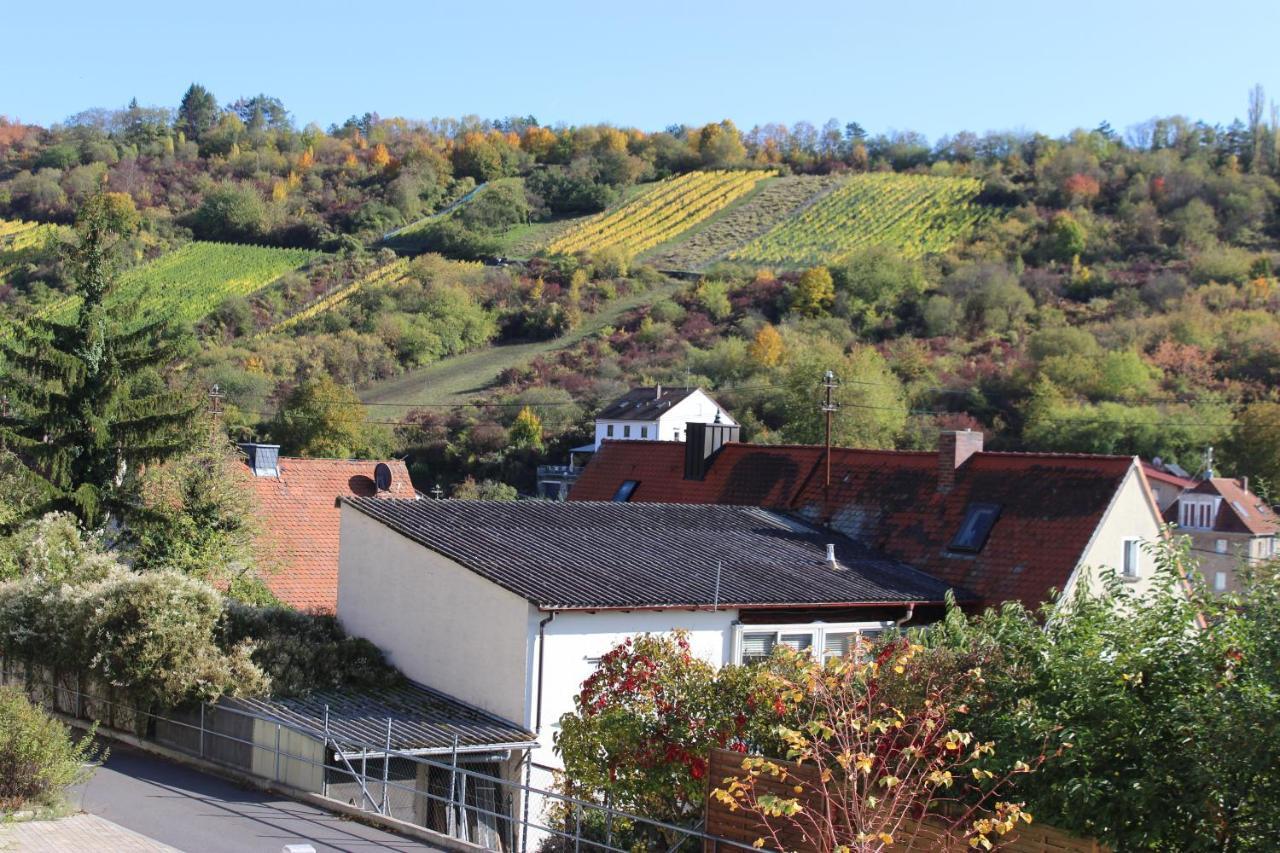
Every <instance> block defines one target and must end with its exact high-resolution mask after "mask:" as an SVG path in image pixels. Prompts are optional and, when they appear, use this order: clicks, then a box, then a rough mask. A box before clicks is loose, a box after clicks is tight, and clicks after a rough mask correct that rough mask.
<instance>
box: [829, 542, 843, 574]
mask: <svg viewBox="0 0 1280 853" xmlns="http://www.w3.org/2000/svg"><path fill="white" fill-rule="evenodd" d="M827 562H828V563H830V564H831V566H832V568H835V567H836V566H838V565H840V564H839V563H837V562H836V546H835V545H834V544H833V543H831V542H828V543H827Z"/></svg>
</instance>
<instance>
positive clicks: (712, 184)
mask: <svg viewBox="0 0 1280 853" xmlns="http://www.w3.org/2000/svg"><path fill="white" fill-rule="evenodd" d="M771 174H772V173H770V172H760V171H720V172H690V173H688V174H685V175H680V176H679V177H675V178H668V179H667V180H665V181H662V182H661V183H658V184H657V185H655V186H653V187H652V188H651V189H649V190H647V191H645V192H644V193H642V194H640V195H638V196H636V197H635V198H633V199H631V200H630V201H628V202H626V203H624V204H622V205H621V206H619V207H616V208H614V209H613V210H608V211H605V212H604V213H600V214H597V215H595V216H592V217H590V218H588V219H585V220H583V221H582V222H581V223H579V224H577V225H575V226H574V227H573V228H570V229H569V230H568V231H566V232H565V233H564V234H562V235H561V236H559V237H558V238H556V239H555V240H553V241H552V242H551V243H550V244H549V245H548V246H547V247H546V251H547V252H548V253H549V254H570V253H573V252H579V251H584V250H595V249H603V248H610V247H618V248H621V249H623V250H624V251H626V252H627V253H629V254H632V255H637V254H639V253H641V252H643V251H644V250H646V249H649V248H652V247H654V246H656V245H658V244H659V243H663V242H665V241H667V240H670V239H671V238H673V237H675V236H676V235H678V234H680V233H682V232H684V231H686V230H687V229H689V228H692V227H693V226H695V225H697V224H698V223H699V222H702V221H703V220H705V219H707V218H708V217H709V216H711V215H712V214H714V213H716V212H717V211H719V210H721V209H723V208H725V207H727V206H728V205H729V204H732V203H733V202H734V201H736V200H737V199H739V198H741V197H742V196H744V195H746V194H747V193H749V192H751V190H752V189H754V188H755V186H756V184H757V183H758V182H759V181H760V180H762V179H764V178H767V177H770V175H771Z"/></svg>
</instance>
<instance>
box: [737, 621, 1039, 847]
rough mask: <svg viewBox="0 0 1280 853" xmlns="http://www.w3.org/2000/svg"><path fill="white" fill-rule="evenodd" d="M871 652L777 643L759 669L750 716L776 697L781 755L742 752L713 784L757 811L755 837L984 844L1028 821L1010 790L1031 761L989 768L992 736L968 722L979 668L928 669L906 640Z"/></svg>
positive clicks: (778, 843) (742, 807)
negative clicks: (729, 773) (737, 763)
mask: <svg viewBox="0 0 1280 853" xmlns="http://www.w3.org/2000/svg"><path fill="white" fill-rule="evenodd" d="M869 653H870V649H869V648H867V647H866V646H863V645H861V644H859V646H858V647H857V648H855V649H853V650H851V651H850V653H848V654H846V655H845V656H843V657H836V658H831V659H828V660H826V661H817V660H814V659H813V658H812V657H811V656H810V655H809V654H808V653H807V652H801V653H797V652H794V651H792V650H791V649H786V648H782V649H779V651H778V652H777V653H776V654H775V659H774V661H773V662H771V665H770V666H768V667H763V668H761V669H760V670H759V671H758V675H757V678H758V682H757V684H756V685H755V687H754V689H753V694H752V695H753V698H755V700H756V701H755V702H754V703H753V708H754V709H755V710H754V713H757V714H759V713H761V711H760V709H761V708H765V709H769V708H770V706H772V712H773V713H774V714H776V715H777V716H778V717H780V718H781V719H782V720H783V721H784V722H783V723H782V724H781V725H779V726H778V727H777V729H776V734H777V736H778V737H779V738H780V740H781V741H782V746H781V748H779V749H778V750H777V752H778V753H783V754H785V755H786V757H787V758H788V759H789V760H788V761H782V760H779V759H778V758H774V757H771V756H769V755H749V756H745V757H744V758H743V760H742V764H741V772H740V773H738V774H735V776H734V777H731V778H730V779H726V780H724V781H719V780H717V783H718V785H719V786H718V787H716V788H715V789H714V790H713V791H712V796H713V797H714V798H716V799H717V800H718V801H719V802H721V803H723V804H724V805H725V806H727V807H728V808H729V810H731V811H734V812H738V811H741V812H745V813H746V815H748V816H749V817H750V818H752V819H754V822H755V823H756V824H757V825H758V826H759V832H760V840H759V841H757V842H756V845H757V846H767V847H769V848H770V849H773V850H791V849H796V848H797V847H802V848H803V849H806V850H813V851H818V853H838V851H839V852H840V853H879V851H882V850H888V849H891V848H893V847H895V845H896V846H897V847H898V848H899V849H908V848H913V842H919V841H925V840H928V841H929V842H930V843H931V845H932V846H936V848H937V849H949V845H948V842H956V841H961V842H965V843H967V844H968V846H969V847H973V848H981V849H987V850H990V849H992V847H993V842H995V841H997V840H998V839H999V838H1002V837H1004V836H1006V835H1007V834H1008V833H1009V832H1011V831H1013V830H1014V829H1016V827H1017V826H1018V825H1019V823H1023V822H1025V823H1030V822H1031V815H1029V814H1027V813H1025V812H1023V810H1022V804H1021V803H1017V802H1012V801H1010V800H1008V799H1007V797H1008V796H1009V794H1010V793H1011V790H1012V782H1013V780H1014V777H1016V776H1019V775H1022V774H1025V773H1030V772H1032V770H1033V766H1032V764H1029V763H1027V762H1025V761H1021V760H1019V761H1018V762H1017V763H1016V764H1015V765H1014V766H1013V768H1012V769H1009V770H1003V771H1002V772H1001V773H1000V775H997V773H996V772H995V770H993V769H990V768H991V767H992V766H993V764H994V762H993V759H992V757H993V755H994V754H995V752H996V744H995V743H994V742H993V741H983V740H980V739H978V738H976V737H975V736H974V735H973V734H972V733H971V732H970V731H968V730H967V729H966V728H965V726H966V724H967V722H968V720H967V718H968V712H969V709H968V706H967V704H966V700H967V699H968V698H969V697H970V695H972V694H974V693H975V692H976V691H977V690H978V689H979V687H980V685H981V683H982V669H981V667H977V666H974V667H969V668H967V669H965V668H963V667H953V666H944V667H938V666H935V665H934V660H933V657H932V656H930V655H928V654H925V653H924V649H923V648H922V647H921V646H919V645H916V644H913V643H910V642H908V641H907V640H906V639H903V638H899V639H895V640H892V641H890V642H889V643H888V644H887V645H885V646H884V647H883V648H882V649H880V650H879V651H878V653H876V654H875V655H874V656H870V655H869ZM1042 760H1043V759H1042V756H1041V755H1040V754H1037V755H1036V756H1034V758H1033V761H1034V764H1036V765H1038V764H1040V763H1042ZM920 849H923V848H920Z"/></svg>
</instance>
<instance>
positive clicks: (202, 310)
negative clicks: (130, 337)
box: [49, 242, 317, 323]
mask: <svg viewBox="0 0 1280 853" xmlns="http://www.w3.org/2000/svg"><path fill="white" fill-rule="evenodd" d="M316 257H317V253H315V252H308V251H305V250H302V249H273V248H268V247H265V246H241V245H233V244H228V243H200V242H197V243H188V244H187V245H185V246H182V247H180V248H178V249H175V250H174V251H172V252H167V253H165V254H163V255H161V256H160V257H158V258H156V259H155V260H154V261H151V262H150V263H147V264H143V265H142V266H139V267H135V268H134V269H131V270H129V271H127V272H126V273H124V274H123V275H122V276H121V277H120V284H119V287H118V289H117V291H116V293H115V296H114V298H115V300H116V301H118V302H121V303H129V302H136V303H137V305H138V309H139V311H140V312H141V313H142V315H143V316H147V317H150V316H157V315H160V316H164V317H168V318H169V319H171V320H174V321H175V322H178V323H194V322H196V321H198V320H201V319H203V318H204V317H206V316H207V315H208V314H210V313H212V312H213V311H215V310H216V309H218V308H219V307H220V306H222V305H223V303H225V302H226V300H228V299H231V298H233V297H243V296H249V295H251V294H253V293H255V292H256V291H258V290H260V289H262V288H263V287H266V286H267V285H268V284H270V283H271V282H273V281H275V280H276V279H278V278H279V277H280V276H282V275H283V274H285V273H286V272H289V271H290V270H294V269H297V268H298V267H301V266H302V265H303V264H306V263H307V262H308V261H311V260H313V259H315V258H316ZM77 304H78V300H77V298H76V297H74V296H72V297H68V298H67V299H64V300H62V301H60V302H58V303H57V304H56V305H54V306H52V307H51V308H50V309H49V314H50V315H51V316H53V317H55V318H58V319H64V320H65V319H66V318H68V317H70V316H72V315H73V314H74V312H75V307H76V305H77Z"/></svg>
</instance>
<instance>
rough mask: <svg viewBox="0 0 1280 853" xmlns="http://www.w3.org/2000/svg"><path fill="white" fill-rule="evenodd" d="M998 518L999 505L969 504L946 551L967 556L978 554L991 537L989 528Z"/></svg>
mask: <svg viewBox="0 0 1280 853" xmlns="http://www.w3.org/2000/svg"><path fill="white" fill-rule="evenodd" d="M998 518H1000V505H999V504H986V503H974V504H969V506H968V508H967V509H966V510H965V513H964V521H962V522H960V529H959V530H957V531H956V535H955V537H954V538H953V539H952V540H951V544H950V545H949V546H947V547H948V549H949V550H951V551H963V552H965V553H969V554H976V553H978V552H979V551H981V550H982V548H983V546H984V545H986V544H987V537H988V536H990V535H991V528H992V527H994V526H995V523H996V519H998Z"/></svg>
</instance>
